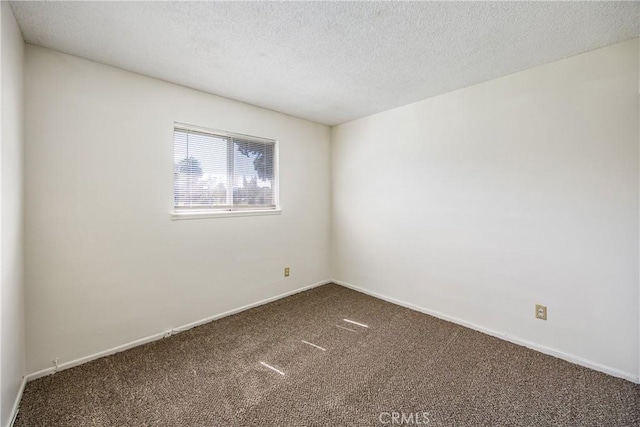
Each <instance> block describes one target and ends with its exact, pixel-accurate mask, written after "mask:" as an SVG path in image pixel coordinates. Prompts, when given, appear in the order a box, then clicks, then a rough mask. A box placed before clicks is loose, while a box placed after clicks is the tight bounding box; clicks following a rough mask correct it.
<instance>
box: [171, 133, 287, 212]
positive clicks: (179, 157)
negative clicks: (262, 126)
mask: <svg viewBox="0 0 640 427" xmlns="http://www.w3.org/2000/svg"><path fill="white" fill-rule="evenodd" d="M173 147H174V155H173V160H174V167H173V182H174V187H173V198H174V211H175V214H176V215H180V214H198V213H216V212H217V213H221V212H233V211H245V212H246V211H253V212H254V213H258V211H265V210H273V211H275V210H276V208H277V170H276V141H274V140H270V139H264V138H257V137H252V136H246V135H237V134H231V133H227V132H217V131H207V130H200V129H197V128H193V127H187V126H181V125H176V126H175V128H174V133H173Z"/></svg>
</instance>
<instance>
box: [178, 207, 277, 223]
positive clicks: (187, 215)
mask: <svg viewBox="0 0 640 427" xmlns="http://www.w3.org/2000/svg"><path fill="white" fill-rule="evenodd" d="M281 213H282V209H256V210H246V211H243V210H238V211H205V212H178V211H173V212H171V220H173V221H176V220H183V219H205V218H228V217H232V216H262V215H280V214H281Z"/></svg>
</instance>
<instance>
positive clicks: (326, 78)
mask: <svg viewBox="0 0 640 427" xmlns="http://www.w3.org/2000/svg"><path fill="white" fill-rule="evenodd" d="M11 6H12V8H13V10H14V12H15V15H16V18H17V20H18V23H19V25H20V27H21V28H22V31H23V34H24V37H25V39H26V41H27V42H30V43H34V44H38V45H42V46H45V47H49V48H52V49H56V50H60V51H62V52H65V53H70V54H73V55H77V56H81V57H84V58H88V59H91V60H94V61H97V62H102V63H105V64H109V65H113V66H116V67H120V68H123V69H126V70H131V71H135V72H138V73H141V74H146V75H149V76H152V77H157V78H159V79H163V80H167V81H170V82H174V83H178V84H181V85H185V86H188V87H192V88H195V89H199V90H202V91H205V92H210V93H213V94H217V95H222V96H225V97H228V98H233V99H237V100H240V101H244V102H247V103H250V104H254V105H258V106H261V107H266V108H270V109H273V110H276V111H280V112H283V113H287V114H290V115H293V116H297V117H301V118H305V119H309V120H312V121H316V122H320V123H324V124H328V125H336V124H340V123H344V122H347V121H350V120H354V119H357V118H360V117H363V116H366V115H370V114H373V113H376V112H380V111H384V110H387V109H390V108H394V107H398V106H401V105H406V104H408V103H412V102H415V101H419V100H422V99H424V98H428V97H431V96H434V95H438V94H442V93H445V92H449V91H452V90H456V89H459V88H462V87H465V86H469V85H472V84H475V83H479V82H482V81H485V80H489V79H493V78H496V77H500V76H504V75H506V74H509V73H513V72H516V71H520V70H524V69H527V68H531V67H534V66H537V65H540V64H543V63H546V62H550V61H554V60H558V59H562V58H565V57H568V56H571V55H575V54H578V53H581V52H585V51H588V50H592V49H596V48H599V47H602V46H605V45H608V44H612V43H615V42H618V41H622V40H626V39H629V38H632V37H635V36H637V35H638V33H639V29H638V27H639V22H640V3H638V2H578V3H573V2H566V3H565V2H542V3H537V2H513V3H503V2H482V3H475V2H474V3H442V2H429V3H401V2H384V3H381V2H335V3H334V2H250V3H247V2H241V3H238V2H224V3H218V2H215V3H206V2H129V3H113V2H100V3H98V2H12V3H11Z"/></svg>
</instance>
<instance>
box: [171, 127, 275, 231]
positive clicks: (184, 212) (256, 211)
mask: <svg viewBox="0 0 640 427" xmlns="http://www.w3.org/2000/svg"><path fill="white" fill-rule="evenodd" d="M176 129H179V130H184V131H193V132H201V133H206V134H211V135H215V136H221V137H224V138H238V139H249V140H254V141H257V142H266V143H273V146H274V152H273V175H274V177H275V185H274V186H273V187H274V188H273V202H274V205H275V206H274V207H271V208H268V207H257V208H240V209H234V208H228V207H224V208H186V209H176V207H175V205H173V202H172V206H173V208H172V209H171V212H170V216H171V219H172V220H183V219H201V218H228V217H235V216H261V215H280V213H281V212H282V209H281V207H280V161H279V159H280V143H279V141H278V140H277V139H275V138H274V139H272V138H264V137H260V136H254V135H247V134H243V133H237V132H228V131H222V130H218V129H211V128H206V127H202V126H196V125H191V124H188V123H183V122H174V123H173V127H172V135H173V134H174V132H175V131H176ZM171 141H172V145H171V147H172V149H173V150H175V140H174V139H173V138H172V140H171ZM174 185H175V184H174ZM171 199H172V201H173V200H174V199H175V194H174V192H173V191H172V197H171Z"/></svg>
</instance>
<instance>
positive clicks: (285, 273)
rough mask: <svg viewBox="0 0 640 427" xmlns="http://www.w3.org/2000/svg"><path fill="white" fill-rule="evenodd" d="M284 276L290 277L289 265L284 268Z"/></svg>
mask: <svg viewBox="0 0 640 427" xmlns="http://www.w3.org/2000/svg"><path fill="white" fill-rule="evenodd" d="M284 277H289V267H285V268H284Z"/></svg>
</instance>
